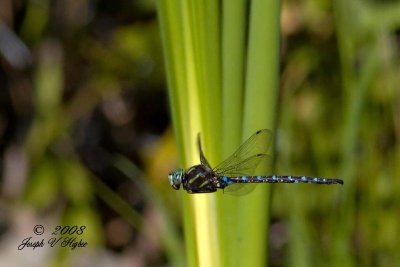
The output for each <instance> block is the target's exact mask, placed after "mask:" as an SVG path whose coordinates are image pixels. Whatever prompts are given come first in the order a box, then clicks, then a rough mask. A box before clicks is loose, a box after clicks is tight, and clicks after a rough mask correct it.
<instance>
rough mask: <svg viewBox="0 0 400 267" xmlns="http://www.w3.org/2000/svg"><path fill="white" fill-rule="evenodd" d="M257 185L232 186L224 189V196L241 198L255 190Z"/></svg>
mask: <svg viewBox="0 0 400 267" xmlns="http://www.w3.org/2000/svg"><path fill="white" fill-rule="evenodd" d="M256 186H257V184H232V185H230V186H228V187H225V188H224V194H229V195H234V196H243V195H246V194H248V193H250V192H252V191H253V190H254V188H256Z"/></svg>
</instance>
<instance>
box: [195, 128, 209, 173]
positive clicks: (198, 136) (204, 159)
mask: <svg viewBox="0 0 400 267" xmlns="http://www.w3.org/2000/svg"><path fill="white" fill-rule="evenodd" d="M197 145H198V148H199V152H200V162H201V164H203V165H205V166H207V167H208V168H209V169H210V170H211V166H210V164H209V163H208V161H207V159H206V157H205V156H204V152H203V148H202V147H201V140H200V133H199V134H197Z"/></svg>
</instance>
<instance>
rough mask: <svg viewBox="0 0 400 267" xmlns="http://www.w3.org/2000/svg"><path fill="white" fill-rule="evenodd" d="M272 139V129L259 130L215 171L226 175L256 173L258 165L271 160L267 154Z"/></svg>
mask: <svg viewBox="0 0 400 267" xmlns="http://www.w3.org/2000/svg"><path fill="white" fill-rule="evenodd" d="M271 141H272V133H271V131H269V130H267V129H263V130H259V131H257V132H256V133H255V134H253V135H252V136H251V137H250V138H249V139H247V140H246V141H245V142H244V143H243V144H242V145H241V146H240V147H239V148H238V149H237V150H236V151H235V153H233V154H232V155H231V156H230V157H228V158H227V159H226V160H224V161H223V162H221V163H220V164H219V165H218V166H216V167H215V168H214V171H215V172H216V173H217V174H218V175H221V174H223V175H225V176H240V175H254V172H255V171H256V169H257V167H258V166H259V165H262V162H263V161H270V162H271V160H270V159H269V158H270V157H269V156H268V155H267V154H266V153H267V151H268V148H269V147H270V144H271ZM264 171H265V170H264ZM264 174H265V173H264Z"/></svg>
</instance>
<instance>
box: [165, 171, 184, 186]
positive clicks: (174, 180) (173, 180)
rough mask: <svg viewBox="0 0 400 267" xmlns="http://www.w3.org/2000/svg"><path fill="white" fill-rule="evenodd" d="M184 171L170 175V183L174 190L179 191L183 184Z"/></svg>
mask: <svg viewBox="0 0 400 267" xmlns="http://www.w3.org/2000/svg"><path fill="white" fill-rule="evenodd" d="M182 176H183V169H177V170H176V171H174V172H171V173H170V174H168V179H169V183H170V184H171V186H172V188H174V189H176V190H178V189H179V187H180V186H181V183H182Z"/></svg>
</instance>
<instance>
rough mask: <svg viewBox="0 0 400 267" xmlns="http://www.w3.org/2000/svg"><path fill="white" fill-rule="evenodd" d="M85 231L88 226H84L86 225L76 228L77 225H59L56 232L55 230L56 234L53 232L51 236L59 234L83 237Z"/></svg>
mask: <svg viewBox="0 0 400 267" xmlns="http://www.w3.org/2000/svg"><path fill="white" fill-rule="evenodd" d="M85 229H86V226H84V225H82V226H76V225H74V226H69V225H66V226H64V227H63V226H60V225H57V226H56V228H55V230H54V232H52V233H51V234H52V235H58V234H61V235H73V234H77V235H81V234H83V231H84V230H85Z"/></svg>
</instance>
